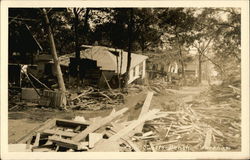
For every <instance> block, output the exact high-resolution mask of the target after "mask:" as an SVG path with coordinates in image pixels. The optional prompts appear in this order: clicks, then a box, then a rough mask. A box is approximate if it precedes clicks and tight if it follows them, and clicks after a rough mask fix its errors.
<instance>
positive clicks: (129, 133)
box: [18, 85, 241, 152]
mask: <svg viewBox="0 0 250 160" xmlns="http://www.w3.org/2000/svg"><path fill="white" fill-rule="evenodd" d="M134 86H135V88H137V89H138V87H136V86H137V85H134ZM236 90H237V89H236ZM112 91H113V93H111V92H110V91H100V90H96V89H95V88H92V87H89V88H86V89H84V90H82V92H81V93H79V94H78V95H76V94H75V95H72V96H71V97H70V101H69V102H70V103H71V105H70V107H71V108H74V107H75V106H74V105H79V106H81V107H82V106H84V105H86V104H87V103H89V101H90V102H91V100H93V99H95V101H96V99H98V98H100V99H104V100H105V101H106V102H114V101H116V100H117V99H118V98H120V97H122V96H119V95H118V94H117V95H116V93H117V92H116V90H112ZM165 93H168V94H172V95H175V94H176V95H179V94H181V91H179V90H175V89H165ZM153 94H154V93H153V92H152V91H148V94H147V96H146V98H145V101H144V103H143V102H142V103H140V104H137V105H135V108H136V109H140V111H139V112H138V117H135V118H134V119H126V118H124V117H126V115H127V114H129V112H128V110H130V109H131V108H123V109H120V110H118V111H115V110H116V109H115V107H114V108H113V110H112V111H111V112H110V114H109V115H108V116H106V117H99V116H97V117H92V118H88V119H85V117H81V116H76V117H75V118H74V119H73V120H64V119H51V120H49V121H48V122H46V123H45V124H44V125H43V126H41V127H40V128H36V129H35V130H34V131H32V132H31V133H29V134H28V135H27V136H26V137H23V138H22V139H20V140H19V141H18V143H21V144H23V143H26V144H29V145H31V146H32V151H33V152H64V151H68V152H72V151H82V152H99V151H101V152H118V151H119V152H148V151H149V152H172V151H230V150H240V140H239V139H240V137H241V121H240V112H239V110H240V107H239V106H240V103H239V102H238V101H239V97H240V96H239V92H236V91H234V90H232V89H231V87H224V88H219V87H218V86H217V87H215V86H212V87H211V90H210V91H206V92H202V93H201V94H200V95H199V94H196V96H197V97H195V96H194V95H192V96H190V95H189V94H188V93H185V96H184V97H181V98H180V99H182V100H183V101H181V102H175V103H174V104H175V108H174V109H171V110H170V109H169V108H168V107H166V108H162V109H161V110H159V109H151V108H150V103H151V101H152V98H153ZM204 94H205V95H207V96H204ZM209 95H210V97H209ZM214 95H216V96H214ZM157 96H159V95H158V94H156V97H157ZM199 96H200V97H199ZM91 97H95V98H91ZM201 97H203V98H201ZM222 97H223V98H222ZM122 98H123V97H122ZM122 98H121V99H122ZM209 99H213V103H212V101H209ZM93 101H94V100H93ZM93 104H97V102H95V103H93ZM138 105H140V106H139V107H138ZM166 105H168V104H166ZM93 106H94V105H93ZM91 109H92V110H93V108H91Z"/></svg>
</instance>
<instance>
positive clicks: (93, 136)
mask: <svg viewBox="0 0 250 160" xmlns="http://www.w3.org/2000/svg"><path fill="white" fill-rule="evenodd" d="M102 137H103V135H102V134H101V133H90V134H89V148H94V146H95V144H96V143H97V142H98V141H100V140H101V139H102Z"/></svg>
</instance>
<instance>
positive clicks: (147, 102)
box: [135, 92, 154, 132]
mask: <svg viewBox="0 0 250 160" xmlns="http://www.w3.org/2000/svg"><path fill="white" fill-rule="evenodd" d="M153 95H154V92H148V94H147V97H146V99H145V101H144V103H143V106H142V109H141V113H140V115H139V117H138V119H140V118H141V117H142V116H143V115H145V114H146V113H147V112H148V110H149V107H150V103H151V100H152V98H153ZM142 128H143V124H141V125H139V126H138V127H137V128H136V129H135V130H136V131H137V132H141V131H142Z"/></svg>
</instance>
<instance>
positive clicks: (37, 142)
mask: <svg viewBox="0 0 250 160" xmlns="http://www.w3.org/2000/svg"><path fill="white" fill-rule="evenodd" d="M40 135H41V134H40V133H39V132H38V133H37V134H36V139H35V142H34V144H33V146H34V147H36V146H39V141H40Z"/></svg>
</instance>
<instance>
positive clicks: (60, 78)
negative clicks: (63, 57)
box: [42, 8, 66, 106]
mask: <svg viewBox="0 0 250 160" xmlns="http://www.w3.org/2000/svg"><path fill="white" fill-rule="evenodd" d="M42 11H43V14H44V17H45V24H46V28H47V30H48V35H49V42H50V47H51V54H52V56H53V61H54V67H55V71H56V77H57V80H58V85H59V90H60V91H62V97H63V101H62V105H63V106H66V96H65V93H66V88H65V84H64V80H63V75H62V71H61V67H60V63H59V60H58V56H57V53H56V46H55V41H54V37H53V34H52V29H51V26H50V23H49V18H48V15H47V11H46V9H45V8H43V9H42Z"/></svg>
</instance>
